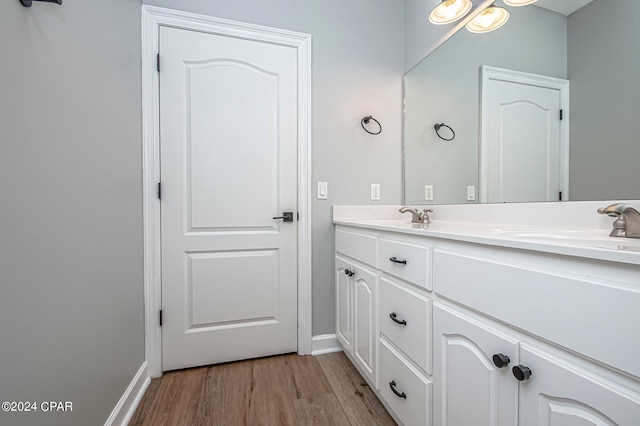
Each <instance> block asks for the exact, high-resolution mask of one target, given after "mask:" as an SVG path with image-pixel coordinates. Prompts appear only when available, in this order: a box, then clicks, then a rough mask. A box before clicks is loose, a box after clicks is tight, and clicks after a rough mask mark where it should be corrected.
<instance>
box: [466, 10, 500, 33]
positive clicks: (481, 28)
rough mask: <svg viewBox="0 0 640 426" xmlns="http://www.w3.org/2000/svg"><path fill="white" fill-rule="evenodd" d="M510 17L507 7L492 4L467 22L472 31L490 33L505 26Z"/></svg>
mask: <svg viewBox="0 0 640 426" xmlns="http://www.w3.org/2000/svg"><path fill="white" fill-rule="evenodd" d="M508 19H509V11H508V10H507V9H505V8H503V7H497V6H494V5H491V6H489V7H487V8H486V9H485V10H483V11H482V12H480V13H479V14H478V15H476V17H475V18H473V19H472V20H471V21H470V22H469V23H468V24H467V29H468V30H469V31H471V32H472V33H488V32H490V31H493V30H496V29H498V28H500V27H501V26H503V25H504V24H505V22H507V20H508Z"/></svg>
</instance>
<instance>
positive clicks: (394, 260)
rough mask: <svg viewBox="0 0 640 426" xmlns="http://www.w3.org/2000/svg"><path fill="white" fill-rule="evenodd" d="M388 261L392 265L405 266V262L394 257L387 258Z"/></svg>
mask: <svg viewBox="0 0 640 426" xmlns="http://www.w3.org/2000/svg"><path fill="white" fill-rule="evenodd" d="M389 260H390V261H392V262H393V263H402V264H403V265H406V264H407V261H406V260H399V259H398V258H396V257H395V256H393V257H390V258H389Z"/></svg>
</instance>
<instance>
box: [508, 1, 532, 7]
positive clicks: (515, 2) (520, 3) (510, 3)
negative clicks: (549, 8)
mask: <svg viewBox="0 0 640 426" xmlns="http://www.w3.org/2000/svg"><path fill="white" fill-rule="evenodd" d="M503 1H504V3H505V4H506V5H508V6H514V7H518V6H526V5H528V4H531V3H535V2H537V1H538V0H503Z"/></svg>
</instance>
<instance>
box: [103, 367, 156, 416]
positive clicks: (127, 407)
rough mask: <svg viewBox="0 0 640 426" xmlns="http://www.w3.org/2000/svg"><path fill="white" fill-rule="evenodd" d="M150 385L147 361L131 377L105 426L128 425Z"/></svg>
mask: <svg viewBox="0 0 640 426" xmlns="http://www.w3.org/2000/svg"><path fill="white" fill-rule="evenodd" d="M149 383H151V378H150V377H149V370H148V364H147V361H145V362H143V363H142V365H141V366H140V369H139V370H138V372H137V373H136V375H135V376H133V380H131V383H129V387H127V390H126V391H124V394H122V397H121V398H120V401H118V403H117V404H116V407H115V408H114V409H113V411H112V412H111V415H110V416H109V418H108V419H107V421H106V423H105V424H104V425H105V426H126V425H128V424H129V421H130V420H131V417H133V413H135V411H136V408H137V407H138V404H140V401H141V400H142V397H143V396H144V393H145V391H146V390H147V387H149Z"/></svg>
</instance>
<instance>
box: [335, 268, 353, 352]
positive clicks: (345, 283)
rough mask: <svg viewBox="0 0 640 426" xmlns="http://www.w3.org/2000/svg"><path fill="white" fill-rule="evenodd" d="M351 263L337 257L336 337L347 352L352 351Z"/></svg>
mask: <svg viewBox="0 0 640 426" xmlns="http://www.w3.org/2000/svg"><path fill="white" fill-rule="evenodd" d="M352 272H353V267H352V266H351V263H349V262H347V261H346V260H344V259H343V258H341V257H340V256H336V337H337V338H338V341H339V342H340V344H341V345H342V347H343V348H344V350H345V351H347V352H351V351H352V344H353V342H352V338H351V336H352V334H351V330H352V325H351V323H352V319H351V277H350V274H351V273H352Z"/></svg>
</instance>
